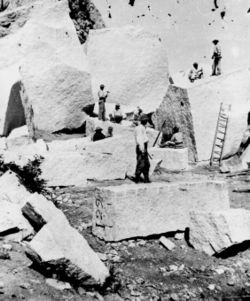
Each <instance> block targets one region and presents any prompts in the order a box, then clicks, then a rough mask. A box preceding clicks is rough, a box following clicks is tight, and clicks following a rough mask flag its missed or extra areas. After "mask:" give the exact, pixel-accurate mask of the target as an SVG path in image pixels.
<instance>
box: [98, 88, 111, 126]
mask: <svg viewBox="0 0 250 301" xmlns="http://www.w3.org/2000/svg"><path fill="white" fill-rule="evenodd" d="M104 88H105V86H104V85H100V90H99V92H98V98H99V112H98V119H99V120H102V121H105V120H106V107H105V102H106V100H107V97H108V94H109V91H105V89H104Z"/></svg>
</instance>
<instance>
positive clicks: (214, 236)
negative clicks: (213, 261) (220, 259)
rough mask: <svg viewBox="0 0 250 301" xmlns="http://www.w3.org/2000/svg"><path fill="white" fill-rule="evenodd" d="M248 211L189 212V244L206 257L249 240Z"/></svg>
mask: <svg viewBox="0 0 250 301" xmlns="http://www.w3.org/2000/svg"><path fill="white" fill-rule="evenodd" d="M249 230H250V211H249V210H246V209H229V210H225V211H222V210H221V211H218V212H201V211H192V212H190V243H191V244H192V245H193V247H194V248H195V249H197V250H200V251H203V252H205V253H207V254H208V255H215V254H218V253H221V252H222V251H224V250H226V249H227V248H229V247H231V246H233V245H235V244H240V243H242V242H244V241H247V240H250V234H249Z"/></svg>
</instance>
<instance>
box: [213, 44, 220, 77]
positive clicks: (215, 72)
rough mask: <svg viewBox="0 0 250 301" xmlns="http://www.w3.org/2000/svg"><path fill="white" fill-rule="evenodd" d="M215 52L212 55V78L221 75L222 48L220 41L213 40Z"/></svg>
mask: <svg viewBox="0 0 250 301" xmlns="http://www.w3.org/2000/svg"><path fill="white" fill-rule="evenodd" d="M213 44H214V52H213V55H212V60H214V61H213V65H212V76H216V75H221V58H222V56H221V47H220V45H219V40H213Z"/></svg>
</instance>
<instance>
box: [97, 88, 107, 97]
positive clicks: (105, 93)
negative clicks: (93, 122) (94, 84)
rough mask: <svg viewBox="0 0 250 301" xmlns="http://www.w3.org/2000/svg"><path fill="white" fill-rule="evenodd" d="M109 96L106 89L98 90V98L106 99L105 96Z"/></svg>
mask: <svg viewBox="0 0 250 301" xmlns="http://www.w3.org/2000/svg"><path fill="white" fill-rule="evenodd" d="M107 96H108V93H107V91H105V90H99V91H98V98H99V99H105V98H107Z"/></svg>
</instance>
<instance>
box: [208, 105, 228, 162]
mask: <svg viewBox="0 0 250 301" xmlns="http://www.w3.org/2000/svg"><path fill="white" fill-rule="evenodd" d="M230 110H231V105H228V108H227V110H226V109H225V108H224V107H223V103H221V104H220V111H219V115H218V120H217V125H216V130H215V135H214V142H213V147H212V153H211V157H210V166H213V165H214V164H219V166H220V164H221V159H222V154H223V149H224V145H225V141H226V134H227V127H228V121H229V112H230Z"/></svg>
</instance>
